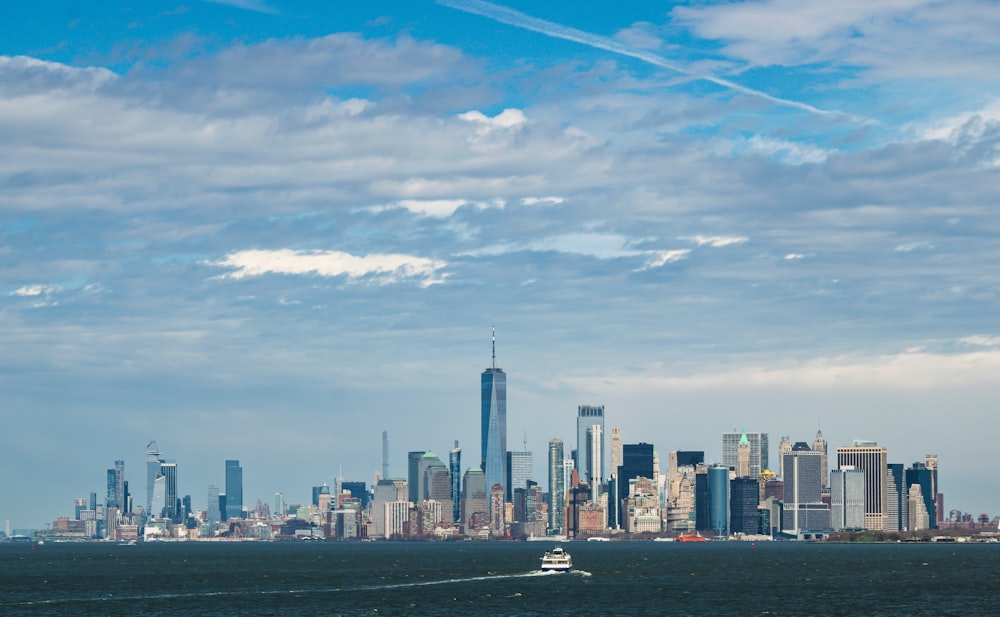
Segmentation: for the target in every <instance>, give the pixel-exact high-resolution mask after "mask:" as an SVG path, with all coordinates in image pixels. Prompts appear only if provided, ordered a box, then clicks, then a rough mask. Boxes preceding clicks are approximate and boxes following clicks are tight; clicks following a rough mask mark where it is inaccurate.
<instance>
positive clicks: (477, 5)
mask: <svg viewBox="0 0 1000 617" xmlns="http://www.w3.org/2000/svg"><path fill="white" fill-rule="evenodd" d="M437 3H438V4H441V5H443V6H447V7H450V8H453V9H458V10H459V11H464V12H466V13H472V14H474V15H480V16H482V17H486V18H489V19H492V20H494V21H498V22H500V23H503V24H507V25H508V26H514V27H515V28H521V29H524V30H530V31H532V32H538V33H539V34H544V35H545V36H550V37H553V38H557V39H564V40H567V41H573V42H574V43H580V44H582V45H587V46H590V47H594V48H596V49H603V50H604V51H610V52H612V53H615V54H619V55H622V56H628V57H630V58H636V59H637V60H642V61H643V62H647V63H649V64H652V65H654V66H658V67H660V68H664V69H667V70H670V71H674V72H675V73H680V74H681V75H687V76H689V77H692V78H694V79H700V80H703V81H708V82H711V83H714V84H717V85H719V86H722V87H724V88H728V89H730V90H735V91H736V92H741V93H743V94H746V95H749V96H755V97H757V98H761V99H764V100H766V101H770V102H771V103H774V104H775V105H783V106H785V107H793V108H795V109H801V110H803V111H807V112H809V113H812V114H818V115H821V116H837V117H847V118H851V119H852V120H858V121H865V120H864V119H861V118H858V117H857V116H853V115H851V114H847V113H844V112H842V111H829V110H825V109H820V108H818V107H813V106H812V105H809V104H807V103H800V102H798V101H790V100H788V99H783V98H780V97H777V96H772V95H770V94H768V93H766V92H761V91H760V90H754V89H753V88H747V87H746V86H741V85H740V84H738V83H735V82H732V81H729V80H728V79H722V78H721V77H715V76H714V75H709V74H705V73H695V72H693V71H690V70H688V69H686V68H684V67H682V66H680V65H677V64H674V63H673V62H670V61H669V60H667V59H666V58H664V57H663V56H659V55H657V54H654V53H650V52H648V51H642V50H638V49H632V48H631V47H628V46H626V45H623V44H621V43H619V42H618V41H615V40H614V39H609V38H607V37H604V36H600V35H598V34H591V33H590V32H584V31H583V30H577V29H576V28H570V27H569V26H563V25H560V24H557V23H553V22H551V21H546V20H544V19H539V18H537V17H532V16H530V15H525V14H524V13H522V12H520V11H515V10H514V9H509V8H507V7H505V6H500V5H497V4H493V3H491V2H485V1H484V0H437Z"/></svg>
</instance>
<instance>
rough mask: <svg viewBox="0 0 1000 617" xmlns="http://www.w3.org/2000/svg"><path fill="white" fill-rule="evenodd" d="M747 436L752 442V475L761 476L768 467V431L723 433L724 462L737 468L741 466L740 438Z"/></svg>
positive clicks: (754, 476) (753, 476) (727, 465)
mask: <svg viewBox="0 0 1000 617" xmlns="http://www.w3.org/2000/svg"><path fill="white" fill-rule="evenodd" d="M744 436H745V437H746V439H747V441H749V442H750V477H751V478H759V477H760V472H762V471H764V470H765V469H767V466H768V461H767V433H752V432H751V433H748V432H746V431H745V430H744V431H733V432H731V433H723V434H722V464H723V465H725V466H726V467H732V468H733V469H736V468H737V467H738V466H739V452H740V440H741V439H742V438H743V437H744Z"/></svg>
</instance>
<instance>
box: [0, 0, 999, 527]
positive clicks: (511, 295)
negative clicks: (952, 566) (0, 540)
mask: <svg viewBox="0 0 1000 617" xmlns="http://www.w3.org/2000/svg"><path fill="white" fill-rule="evenodd" d="M998 30H1000V11H998V9H997V7H996V5H995V4H993V3H982V2H972V1H967V0H956V1H955V2H951V3H947V5H945V4H941V3H935V2H922V1H915V2H913V3H907V4H905V5H902V4H900V3H888V4H886V3H848V4H845V5H843V6H840V5H838V6H837V7H836V10H835V11H834V10H833V9H831V8H830V7H829V6H827V5H825V4H823V3H816V2H804V3H787V2H780V1H778V0H753V1H736V2H729V1H724V0H709V1H706V2H698V3H694V4H691V3H680V2H666V3H628V4H626V5H621V6H619V5H612V4H609V3H602V2H588V1H582V2H577V3H574V4H572V5H569V4H567V3H531V2H527V1H526V0H512V1H511V2H510V3H503V4H499V3H491V2H482V1H478V0H441V1H440V2H434V1H430V0H409V1H406V2H401V1H399V0H386V1H385V2H378V3H312V4H309V3H305V4H304V3H292V2H288V1H287V0H256V1H253V2H250V1H246V2H238V1H235V0H225V1H224V0H219V1H216V2H207V1H200V0H195V1H193V2H185V3H179V2H178V3H171V2H169V1H167V2H157V3H128V2H125V1H124V0H110V1H108V2H101V3H79V2H70V1H68V0H53V1H52V2H46V3H18V2H8V3H4V5H3V6H2V7H0V134H2V135H3V136H4V147H3V148H2V149H0V349H2V350H3V353H2V354H0V422H2V430H0V469H2V470H3V474H4V476H3V482H2V485H3V487H4V491H3V492H2V494H0V520H6V519H10V520H12V521H13V522H14V524H15V525H16V526H19V527H20V526H31V525H41V524H44V523H45V522H47V521H48V520H50V518H51V516H52V515H53V514H54V513H56V512H64V511H66V510H67V509H68V508H70V507H72V502H71V501H69V500H72V499H75V498H80V497H83V496H84V495H85V494H86V492H88V491H91V490H94V491H96V492H98V494H99V495H100V496H101V499H102V501H103V500H104V497H105V494H106V492H107V491H106V489H107V486H106V483H107V475H106V472H107V469H108V468H109V467H113V466H114V461H115V460H123V461H125V464H126V466H125V469H126V475H127V476H128V480H129V482H130V487H129V488H130V493H131V495H132V497H133V501H134V502H140V503H150V502H152V500H153V499H154V495H153V494H152V492H150V493H148V494H147V489H146V488H145V487H142V488H140V485H142V484H143V482H142V480H143V476H144V475H145V476H146V477H147V478H149V476H148V474H149V473H150V472H152V473H153V474H154V476H153V478H152V481H153V482H155V474H161V475H162V476H163V478H164V480H163V493H162V494H163V501H164V502H165V501H167V500H168V499H169V498H168V496H167V491H168V489H169V487H168V484H169V482H168V480H169V478H170V477H171V474H173V473H174V472H175V471H176V473H177V475H176V480H177V483H178V490H180V491H181V492H182V493H183V494H191V495H192V497H193V499H195V500H198V501H201V500H204V499H206V497H207V490H206V488H207V487H208V486H209V485H214V486H215V487H217V488H220V489H224V486H225V478H224V466H223V465H224V463H220V461H225V460H226V459H232V460H237V459H238V460H239V461H240V464H241V466H242V468H243V469H244V472H243V491H244V499H245V502H244V503H245V504H248V503H251V500H254V499H256V497H258V496H260V497H262V498H263V499H264V500H266V501H269V500H270V497H269V496H270V495H273V493H274V492H276V491H278V490H281V491H282V492H285V493H286V496H287V497H288V499H289V500H291V499H293V498H295V499H301V497H295V493H296V492H298V491H300V490H308V487H309V486H311V485H315V484H319V483H322V482H328V483H330V484H331V485H332V484H333V483H334V481H335V479H336V478H337V477H338V476H339V475H340V473H341V471H340V470H341V469H343V473H344V475H345V476H347V477H350V478H353V479H358V480H361V479H363V480H366V481H369V482H370V477H371V475H372V472H373V471H376V470H379V469H381V468H382V464H383V461H382V460H381V456H380V454H381V443H382V442H381V439H380V432H381V431H382V430H387V431H388V432H389V437H390V439H391V443H390V446H391V447H390V450H391V452H390V460H389V461H387V463H388V466H389V469H390V472H391V473H392V475H394V476H402V475H404V474H403V470H404V469H405V465H406V463H407V461H406V459H405V457H406V453H407V452H409V451H427V450H432V451H434V452H436V453H438V454H439V455H440V456H441V457H442V461H444V460H445V455H446V453H448V452H449V451H450V449H451V448H452V444H453V443H454V440H458V441H459V443H460V444H462V447H463V449H464V451H465V452H464V455H463V458H462V466H463V467H466V468H468V467H472V466H477V465H478V464H479V462H480V458H479V457H480V455H481V452H480V451H479V444H480V443H481V424H480V423H481V415H480V414H481V411H480V412H477V411H476V409H477V408H478V409H480V410H481V403H482V401H481V396H482V394H481V390H480V391H478V392H477V390H476V387H475V375H476V374H477V373H479V372H481V371H482V369H483V368H484V367H487V366H490V358H489V355H488V354H489V350H488V349H487V348H486V346H487V345H488V341H487V337H488V335H489V332H488V329H489V326H490V324H493V323H495V324H496V325H497V328H498V332H500V333H502V339H501V340H502V347H501V350H499V353H500V357H499V358H498V365H501V366H503V367H504V370H505V371H507V378H508V383H507V387H506V402H507V409H506V425H507V431H508V433H507V434H508V435H509V436H511V438H512V439H511V441H520V440H519V439H518V438H519V437H520V436H521V435H525V434H526V435H527V438H528V447H527V448H526V449H527V450H530V451H532V452H533V453H534V456H533V465H534V467H535V475H536V476H537V478H536V479H539V480H540V481H542V480H544V478H545V477H546V475H547V470H545V462H544V461H545V459H546V457H545V456H543V454H542V453H543V452H544V451H545V444H547V443H548V441H549V440H550V439H552V438H553V437H557V438H559V439H561V440H562V441H563V444H564V450H565V452H566V456H567V457H568V456H569V453H570V451H572V450H573V449H575V448H577V447H578V443H577V442H578V440H579V439H580V438H579V436H578V435H577V434H575V429H576V427H575V425H574V422H575V420H574V414H575V413H576V410H578V408H579V406H581V405H602V406H604V408H605V413H606V418H607V421H606V423H605V426H604V428H603V429H601V431H600V433H601V437H602V438H603V440H604V441H605V442H606V443H609V444H610V437H611V432H610V428H611V427H614V426H619V427H621V429H622V439H624V441H625V442H627V443H635V442H638V441H644V442H647V443H653V444H654V445H656V447H657V448H658V451H659V455H660V457H661V461H662V460H663V458H664V457H666V456H667V454H666V452H668V451H670V450H671V449H675V448H680V449H703V450H705V451H706V457H707V458H710V459H713V460H714V461H721V458H722V454H721V453H719V452H717V451H716V450H717V448H718V447H719V439H718V435H719V434H720V433H721V432H722V431H728V430H732V429H734V428H736V429H738V428H741V427H744V426H745V427H746V429H747V431H748V432H761V433H765V432H766V433H768V434H769V435H770V437H771V444H770V448H771V451H770V454H771V466H772V467H773V466H774V464H775V463H774V460H773V459H774V456H775V454H776V453H775V451H774V444H775V443H777V440H778V438H779V437H780V436H784V435H788V436H791V437H792V438H793V440H794V441H803V442H805V443H812V442H813V436H814V435H815V434H816V432H817V430H819V429H822V432H823V435H824V437H825V439H826V441H827V442H828V443H829V449H828V452H829V457H828V460H833V459H834V457H835V454H834V453H835V449H836V448H837V447H838V446H844V445H849V444H851V443H853V441H854V440H875V441H877V442H878V443H879V444H880V445H885V446H886V447H887V448H888V452H889V459H890V463H891V464H895V463H901V464H905V465H906V466H909V465H910V464H911V463H912V462H916V461H924V460H925V458H924V457H925V456H926V455H927V454H929V453H933V454H937V455H938V456H939V457H940V461H941V468H940V472H941V481H942V482H941V484H942V487H943V488H944V489H945V491H944V492H945V493H946V494H947V495H948V500H949V501H948V503H949V505H953V506H955V507H957V508H964V509H967V510H981V511H985V512H989V513H997V512H1000V495H993V494H986V495H983V494H981V493H982V491H981V488H980V487H982V486H990V485H991V483H992V481H993V475H994V474H993V473H992V463H991V461H992V460H993V458H994V456H995V455H994V452H995V449H996V448H995V443H994V439H993V437H992V432H991V431H989V430H983V429H984V427H991V426H992V425H993V424H994V423H995V420H994V418H995V416H996V401H997V400H1000V380H998V379H997V378H996V376H997V375H998V374H1000V324H998V322H997V319H996V315H998V314H1000V278H998V277H997V275H996V273H995V270H996V266H995V264H996V263H1000V210H998V209H997V208H996V207H995V202H996V192H997V190H996V187H997V186H1000V154H998V151H997V148H996V143H997V138H998V135H1000V73H998V72H997V71H996V70H995V67H996V66H997V65H998V64H1000V50H998V48H997V46H996V45H995V42H994V41H995V38H996V37H995V33H996V32H997V31H998ZM959 33H960V34H959ZM480 387H481V384H480ZM154 439H155V440H157V443H156V444H155V447H157V448H159V451H162V452H163V454H160V455H155V456H154V458H157V459H158V458H163V459H166V462H165V463H160V462H158V460H157V461H148V460H147V461H146V465H145V466H144V465H143V461H144V460H145V459H146V457H147V452H146V449H147V448H146V447H144V446H147V445H149V446H153V445H154V444H150V440H154ZM513 445H514V444H511V443H508V444H507V449H515V448H512V446H513ZM518 447H519V448H520V446H518ZM595 453H596V451H595ZM150 456H153V455H150ZM600 458H601V459H602V460H601V464H602V466H604V465H606V464H608V463H609V459H610V453H607V452H605V451H604V450H603V449H602V450H601V452H600ZM70 461H72V464H70V463H69V462H70ZM173 462H175V463H176V465H177V467H176V469H175V468H173V467H172V466H171V465H172V464H173ZM154 463H155V465H154ZM449 463H450V461H449ZM163 465H166V466H165V467H163ZM154 467H155V468H154ZM164 471H165V472H166V473H161V472H164ZM959 472H961V473H959ZM304 476H305V477H308V478H309V480H308V482H303V483H302V485H301V487H299V486H297V485H296V486H290V485H289V484H290V480H289V479H296V480H293V481H291V482H297V479H298V478H302V477H304ZM115 492H117V485H116V489H115ZM923 497H924V498H926V497H927V495H926V494H924V495H923ZM67 503H68V504H69V505H67ZM915 515H920V513H919V512H917V513H916V514H915Z"/></svg>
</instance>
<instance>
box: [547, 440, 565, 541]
mask: <svg viewBox="0 0 1000 617" xmlns="http://www.w3.org/2000/svg"><path fill="white" fill-rule="evenodd" d="M564 457H565V454H564V452H563V442H562V439H555V438H553V439H550V440H549V526H548V531H549V533H550V534H552V535H561V534H563V533H565V523H564V521H563V516H564V514H565V512H563V510H564V509H565V507H566V479H565V473H564V469H563V460H564Z"/></svg>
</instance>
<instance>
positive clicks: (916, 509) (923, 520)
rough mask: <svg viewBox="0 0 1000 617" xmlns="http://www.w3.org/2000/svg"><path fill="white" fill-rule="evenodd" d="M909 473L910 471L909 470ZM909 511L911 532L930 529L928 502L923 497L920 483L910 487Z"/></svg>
mask: <svg viewBox="0 0 1000 617" xmlns="http://www.w3.org/2000/svg"><path fill="white" fill-rule="evenodd" d="M907 471H909V470H907ZM908 494H909V500H908V501H909V510H910V521H909V522H910V525H909V527H910V531H921V530H923V529H930V526H931V520H932V519H931V516H930V512H928V511H927V502H926V499H925V498H924V496H923V493H922V490H921V486H920V483H914V484H911V485H910V486H909V489H908Z"/></svg>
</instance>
